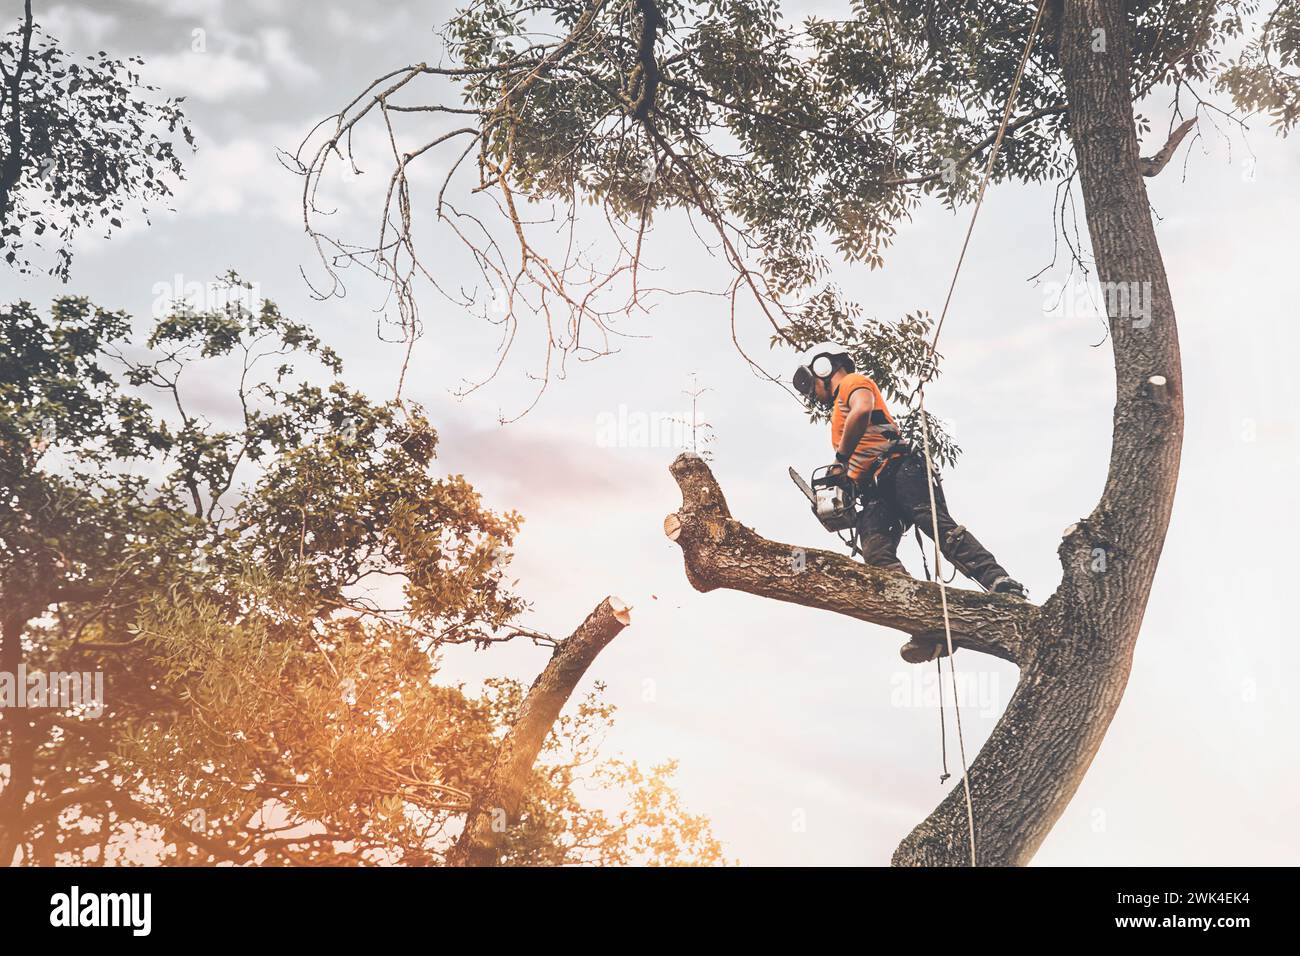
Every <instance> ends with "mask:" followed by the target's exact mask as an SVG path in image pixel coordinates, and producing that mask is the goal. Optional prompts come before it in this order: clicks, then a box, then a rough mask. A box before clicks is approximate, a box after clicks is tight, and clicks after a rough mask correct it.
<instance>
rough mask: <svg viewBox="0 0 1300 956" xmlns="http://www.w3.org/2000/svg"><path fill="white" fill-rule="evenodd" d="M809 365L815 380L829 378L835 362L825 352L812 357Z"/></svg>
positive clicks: (832, 372)
mask: <svg viewBox="0 0 1300 956" xmlns="http://www.w3.org/2000/svg"><path fill="white" fill-rule="evenodd" d="M811 365H812V373H813V375H815V376H817V378H830V377H831V375H833V374H834V372H835V362H834V360H833V359H832V358H831V356H830V355H829V354H828V353H826V352H822V353H820V354H818V355H814V356H813V360H812V363H811Z"/></svg>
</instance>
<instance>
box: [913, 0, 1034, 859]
mask: <svg viewBox="0 0 1300 956" xmlns="http://www.w3.org/2000/svg"><path fill="white" fill-rule="evenodd" d="M1046 9H1047V0H1039V4H1038V13H1037V15H1036V16H1035V17H1034V24H1033V26H1032V27H1030V29H1029V39H1028V40H1026V41H1025V50H1024V53H1022V54H1021V56H1020V65H1019V66H1018V67H1017V68H1016V75H1015V79H1013V80H1012V81H1011V91H1010V92H1009V93H1008V94H1007V105H1006V108H1005V109H1004V110H1003V111H1002V124H1001V126H999V127H998V134H997V136H996V137H994V139H993V145H992V147H991V148H990V149H989V158H988V162H987V163H986V164H985V166H984V175H983V176H982V177H981V179H980V188H979V192H978V193H977V194H976V196H975V208H974V209H973V210H972V211H971V216H970V224H969V225H968V226H967V227H966V237H965V239H963V240H962V244H961V252H960V254H959V255H958V256H957V267H956V268H955V269H954V270H953V273H952V282H950V283H949V284H948V295H947V297H946V298H945V299H944V301H943V311H942V312H940V314H939V322H938V324H936V325H935V329H934V338H933V339H932V340H931V342H930V350H929V355H928V356H927V359H926V363H925V365H926V367H928V368H929V374H928V375H926V376H925V377H924V378H922V379H921V380H920V381H919V382H918V383H917V386H916V392H915V395H916V398H917V411H918V412H919V413H920V417H921V442H922V450H923V451H924V453H925V478H926V485H927V486H928V488H929V491H930V525H931V528H932V529H933V531H934V534H933V536H932V537H933V539H934V576H935V579H936V580H937V581H938V584H939V600H940V602H941V604H942V606H943V633H944V638H945V640H946V641H947V645H948V655H947V656H948V676H949V679H950V681H951V683H952V697H953V700H952V709H953V716H954V718H955V723H956V725H957V749H958V752H959V753H960V754H961V784H962V790H963V792H964V794H965V796H966V826H967V832H968V835H969V837H970V865H971V866H975V865H976V862H975V861H976V855H975V808H974V805H973V804H972V802H971V793H970V770H969V767H968V765H967V763H966V742H965V740H964V739H963V737H962V731H961V703H960V702H959V701H958V699H957V672H956V670H955V669H954V667H953V662H952V657H953V646H952V621H951V619H950V617H949V613H948V590H947V588H946V587H945V585H944V581H943V555H942V552H941V551H940V549H939V512H938V506H937V505H936V504H935V500H934V477H933V469H932V465H931V461H930V426H929V423H928V422H927V421H926V414H925V383H926V381H928V380H929V378H931V377H933V375H934V369H935V366H934V357H935V354H936V350H937V349H938V347H939V333H940V332H942V331H943V322H944V319H946V318H947V317H948V306H949V305H951V304H952V294H953V291H954V290H955V289H956V288H957V277H958V276H959V275H961V267H962V264H963V263H964V262H965V261H966V250H967V248H968V247H969V246H970V237H971V233H973V232H974V231H975V220H976V219H977V218H978V217H979V213H980V205H981V204H982V203H983V202H984V191H985V189H987V188H988V184H989V179H990V177H991V176H992V174H993V164H994V163H995V162H997V158H998V152H999V150H1001V148H1002V140H1003V137H1005V136H1006V132H1007V124H1008V123H1009V122H1010V121H1011V111H1012V110H1013V109H1015V105H1016V94H1017V93H1019V92H1020V80H1021V78H1022V77H1024V75H1025V66H1026V65H1027V64H1028V63H1029V54H1030V53H1031V52H1032V50H1033V48H1034V40H1035V38H1036V37H1037V36H1038V28H1039V26H1040V25H1041V24H1042V22H1043V12H1044V11H1045V10H1046ZM935 663H936V664H937V665H939V671H940V681H939V683H940V686H941V687H942V684H943V680H942V673H943V665H942V658H940V659H938V660H936V661H935ZM939 721H940V723H939V726H940V735H941V739H942V738H943V736H944V730H943V710H942V702H941V704H940V712H939ZM942 745H943V747H944V773H945V777H944V778H943V779H947V777H946V774H947V769H948V768H947V745H946V742H944V743H943V744H942ZM940 782H942V780H941V781H940Z"/></svg>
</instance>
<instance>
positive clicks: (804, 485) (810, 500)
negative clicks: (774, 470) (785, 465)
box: [790, 468, 817, 508]
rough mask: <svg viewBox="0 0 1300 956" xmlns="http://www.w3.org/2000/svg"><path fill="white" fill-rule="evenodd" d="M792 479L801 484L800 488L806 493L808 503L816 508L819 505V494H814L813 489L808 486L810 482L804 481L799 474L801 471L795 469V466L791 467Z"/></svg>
mask: <svg viewBox="0 0 1300 956" xmlns="http://www.w3.org/2000/svg"><path fill="white" fill-rule="evenodd" d="M790 479H791V480H792V481H793V482H794V483H795V484H796V485H798V486H799V490H800V491H802V492H803V493H804V496H805V497H806V498H807V499H808V503H809V504H811V505H812V506H813V507H814V508H815V507H816V506H817V496H816V495H814V494H813V490H812V488H810V487H809V486H808V482H806V481H804V480H803V478H802V477H801V476H800V475H799V472H797V471H795V470H794V469H793V468H791V469H790Z"/></svg>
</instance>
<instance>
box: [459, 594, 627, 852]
mask: <svg viewBox="0 0 1300 956" xmlns="http://www.w3.org/2000/svg"><path fill="white" fill-rule="evenodd" d="M630 611H631V609H630V608H629V607H628V606H627V605H626V604H624V603H623V602H622V601H621V600H619V599H618V598H616V597H613V596H610V597H607V598H605V600H603V601H601V602H600V604H598V605H596V609H595V610H594V611H592V612H591V614H589V615H588V616H587V619H586V620H585V621H583V622H582V623H581V624H580V625H579V626H578V629H577V630H576V631H574V632H573V633H572V634H570V635H569V636H568V637H567V638H565V639H564V640H563V641H561V642H560V643H559V644H558V645H557V646H556V648H555V652H554V653H553V654H552V655H551V659H550V661H549V662H548V663H547V665H546V667H545V668H544V669H543V670H542V672H541V673H540V674H538V675H537V679H536V680H535V681H533V686H532V687H530V688H529V689H528V694H527V696H526V697H525V698H524V702H523V706H521V707H520V708H519V716H518V717H517V718H516V719H515V722H514V724H513V725H512V726H511V728H510V730H509V731H508V732H507V733H506V736H505V739H503V740H502V741H501V747H500V749H498V750H497V755H496V759H495V760H494V761H493V763H492V767H491V769H490V770H489V771H488V779H487V785H486V786H485V787H484V788H483V790H482V792H480V793H479V794H478V795H477V797H476V799H475V800H474V803H473V804H472V805H471V806H470V809H469V814H468V816H467V817H466V819H465V829H464V831H462V833H461V836H460V839H459V840H457V841H456V845H455V846H454V847H452V849H451V851H450V852H449V853H448V854H447V865H448V866H495V865H496V864H497V861H498V859H499V857H500V853H501V845H502V842H503V841H504V838H505V833H506V827H507V826H509V825H511V824H513V823H515V822H516V820H517V819H518V815H519V807H520V804H521V803H522V802H523V798H524V793H525V791H526V790H527V788H528V783H529V781H530V780H531V779H532V772H533V763H534V761H536V760H537V755H538V753H540V752H541V749H542V744H543V743H544V742H545V740H546V737H547V735H548V734H549V733H550V732H551V727H552V726H553V725H554V724H555V720H556V718H557V717H559V716H560V711H561V710H563V709H564V705H565V703H566V702H567V701H568V699H569V695H571V694H572V693H573V689H574V688H575V687H576V686H577V685H578V681H580V680H582V677H583V675H584V674H586V673H587V668H588V667H590V666H591V663H592V661H594V660H595V659H596V655H597V654H599V653H600V652H601V651H602V650H604V649H605V647H606V645H608V644H609V642H610V641H612V640H613V639H614V638H615V637H617V636H618V634H619V632H620V631H622V630H623V628H625V627H626V626H627V625H628V624H629V623H631V620H632V618H631V614H630Z"/></svg>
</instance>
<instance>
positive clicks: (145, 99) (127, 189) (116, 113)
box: [0, 6, 194, 281]
mask: <svg viewBox="0 0 1300 956" xmlns="http://www.w3.org/2000/svg"><path fill="white" fill-rule="evenodd" d="M28 15H29V17H30V6H29V7H28ZM142 62H143V61H141V60H140V59H139V58H138V57H130V58H128V59H126V60H121V59H116V58H114V57H111V56H109V54H107V53H105V52H104V51H102V50H101V51H99V52H96V53H91V54H88V55H86V56H84V57H76V56H73V55H72V54H70V53H69V52H68V51H67V50H65V49H64V48H63V47H62V46H61V45H60V44H59V42H58V41H57V40H56V39H55V38H53V37H51V36H50V35H49V34H48V33H46V32H45V31H44V30H43V29H42V28H41V26H40V25H39V24H36V23H33V22H32V21H31V20H30V18H29V19H26V20H25V21H24V23H23V24H22V26H20V27H19V28H18V29H16V30H13V31H12V32H10V33H8V34H7V35H4V36H0V87H2V88H0V133H2V135H0V250H3V254H4V258H5V261H6V263H8V264H9V265H10V266H12V267H13V268H15V269H17V270H19V271H20V272H30V271H32V269H33V261H32V258H31V256H32V253H31V249H32V248H33V247H34V248H37V249H40V248H42V247H44V246H47V245H48V246H49V247H50V248H51V250H52V253H53V257H54V258H53V264H52V265H51V266H50V267H49V271H50V273H51V274H52V275H56V276H58V277H59V278H61V279H63V280H65V281H66V280H67V278H68V274H69V270H70V268H71V265H72V250H71V241H72V238H73V236H74V235H75V234H76V233H77V232H79V231H82V230H85V229H90V228H95V229H102V230H103V231H104V233H105V234H109V233H111V232H112V231H113V230H114V229H117V228H120V227H121V226H122V216H123V213H124V211H125V210H126V209H127V208H128V206H133V205H139V206H141V207H143V210H144V212H145V214H146V215H147V213H148V208H149V206H150V205H151V204H154V203H158V202H164V201H166V200H167V199H169V198H170V197H171V195H172V187H173V184H174V183H175V181H177V180H179V179H181V178H183V177H182V169H181V160H180V156H179V155H178V153H177V147H176V144H175V142H174V140H175V138H176V137H177V136H178V135H179V136H180V137H182V138H183V139H184V141H185V143H187V144H188V145H190V146H193V145H194V137H193V135H192V133H191V132H190V128H189V125H188V124H187V122H186V120H185V116H184V113H183V112H182V109H181V102H182V100H183V97H182V98H181V99H162V100H159V98H158V96H157V93H158V90H157V89H156V88H155V87H153V86H149V85H147V84H144V83H141V81H140V77H139V74H138V73H137V72H136V69H137V68H138V67H139V65H140V64H141V63H142Z"/></svg>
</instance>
